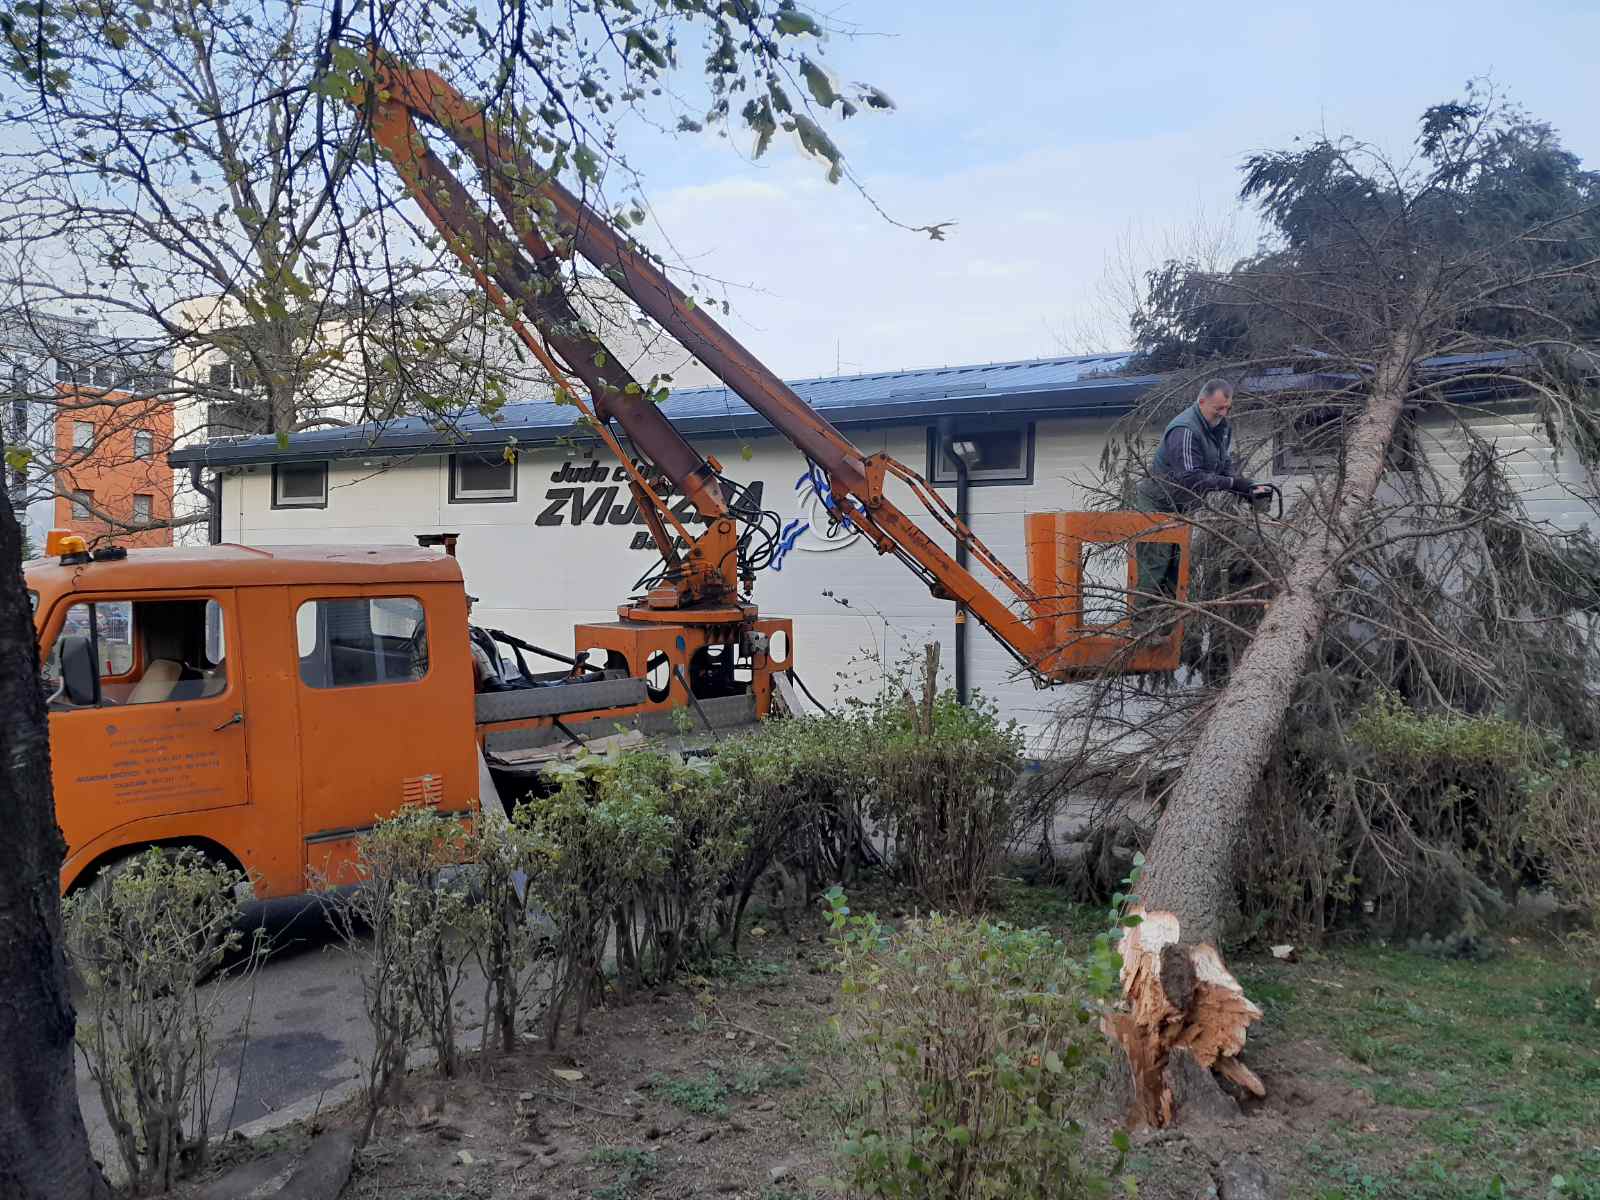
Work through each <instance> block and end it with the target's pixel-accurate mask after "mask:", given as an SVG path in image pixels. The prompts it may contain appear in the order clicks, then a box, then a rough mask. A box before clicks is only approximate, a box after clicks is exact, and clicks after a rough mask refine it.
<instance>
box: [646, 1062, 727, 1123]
mask: <svg viewBox="0 0 1600 1200" xmlns="http://www.w3.org/2000/svg"><path fill="white" fill-rule="evenodd" d="M650 1090H651V1091H653V1092H655V1093H657V1094H658V1095H660V1096H661V1097H662V1099H664V1100H666V1102H667V1103H668V1104H671V1105H672V1106H673V1107H674V1108H681V1109H683V1110H684V1111H685V1112H692V1113H698V1114H699V1115H700V1116H703V1117H725V1116H727V1115H728V1103H727V1101H728V1085H727V1084H725V1083H723V1082H722V1080H721V1078H720V1077H719V1076H718V1075H717V1073H716V1072H715V1071H707V1072H706V1073H705V1074H704V1075H703V1076H701V1077H700V1078H698V1079H668V1078H667V1077H666V1076H664V1075H657V1076H656V1077H655V1078H653V1079H652V1080H651V1081H650Z"/></svg>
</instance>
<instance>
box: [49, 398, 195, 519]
mask: <svg viewBox="0 0 1600 1200" xmlns="http://www.w3.org/2000/svg"><path fill="white" fill-rule="evenodd" d="M55 410H56V415H55V426H56V428H55V447H56V463H57V470H56V481H57V494H56V500H55V527H56V528H57V529H70V530H72V531H73V532H74V533H81V534H82V535H83V536H84V537H86V538H87V539H88V540H89V542H90V544H91V545H95V544H99V545H108V544H116V545H120V546H130V547H150V546H170V545H172V528H171V526H170V525H168V524H166V523H167V522H170V521H171V519H172V469H171V468H170V467H169V466H168V465H167V453H168V452H169V451H170V450H171V449H172V437H173V414H172V405H171V404H170V403H168V402H164V401H154V400H148V399H142V398H138V397H135V396H132V395H129V394H128V393H126V392H119V391H114V390H108V389H105V388H96V387H86V386H84V385H83V384H80V383H60V382H58V383H57V384H56V401H55ZM152 525H153V526H154V527H153V528H144V527H145V526H152Z"/></svg>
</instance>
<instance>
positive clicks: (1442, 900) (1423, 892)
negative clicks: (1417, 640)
mask: <svg viewBox="0 0 1600 1200" xmlns="http://www.w3.org/2000/svg"><path fill="white" fill-rule="evenodd" d="M1286 745H1287V750H1286V753H1285V754H1284V755H1283V756H1282V757H1281V758H1280V759H1279V760H1278V761H1277V762H1276V764H1275V765H1274V767H1273V769H1272V770H1271V771H1269V773H1268V776H1267V778H1266V780H1265V781H1264V783H1263V786H1262V789H1261V793H1260V797H1259V799H1260V803H1259V805H1258V807H1257V811H1256V817H1255V819H1254V820H1253V821H1252V823H1251V825H1250V829H1249V837H1250V841H1249V843H1248V845H1247V847H1246V849H1245V853H1244V854H1242V855H1241V857H1240V862H1241V866H1242V869H1241V878H1240V887H1239V896H1240V900H1241V903H1242V905H1243V907H1244V910H1245V915H1246V917H1247V918H1248V919H1249V921H1250V923H1251V924H1252V925H1253V926H1254V927H1255V928H1256V929H1259V930H1261V931H1263V932H1265V933H1267V934H1269V935H1270V936H1275V937H1291V938H1296V939H1302V938H1311V939H1316V938H1319V937H1321V936H1323V935H1324V934H1326V933H1327V932H1328V931H1330V930H1332V929H1335V928H1338V927H1340V926H1346V925H1352V924H1357V925H1362V926H1365V927H1366V928H1368V929H1370V930H1375V931H1378V932H1382V933H1384V934H1386V935H1388V936H1393V937H1412V936H1418V935H1422V934H1429V935H1432V936H1434V937H1436V938H1439V937H1448V936H1451V935H1455V934H1468V935H1471V934H1476V933H1481V932H1482V930H1483V927H1484V925H1485V923H1486V921H1487V919H1488V918H1490V917H1492V916H1494V915H1496V914H1497V913H1498V912H1499V911H1500V910H1502V909H1503V908H1504V907H1505V902H1506V899H1507V898H1508V897H1509V896H1510V895H1512V894H1513V893H1514V892H1515V890H1516V888H1517V887H1518V886H1519V884H1520V883H1521V882H1524V881H1525V880H1526V879H1527V878H1529V877H1530V872H1531V867H1532V864H1531V862H1530V857H1529V854H1528V831H1529V826H1528V817H1529V812H1530V801H1532V800H1533V799H1534V798H1535V797H1536V796H1537V795H1538V794H1539V793H1540V791H1541V790H1542V789H1543V787H1544V782H1545V781H1546V780H1547V779H1548V777H1549V776H1550V774H1551V772H1553V771H1558V770H1559V769H1560V764H1561V763H1562V761H1563V760H1564V757H1565V754H1564V750H1563V747H1562V745H1561V743H1560V742H1559V741H1558V740H1557V739H1555V738H1553V737H1551V736H1550V735H1547V734H1545V733H1544V732H1542V731H1540V730H1537V729H1533V728H1531V727H1529V726H1526V725H1521V724H1518V723H1516V722H1514V721H1511V720H1509V719H1506V718H1504V717H1501V716H1495V715H1479V716H1468V715H1462V714H1458V713H1450V712H1421V711H1416V710H1413V709H1411V708H1408V707H1406V705H1405V704H1404V703H1403V702H1402V701H1400V700H1399V699H1398V698H1397V697H1395V696H1393V695H1391V694H1387V693H1385V694H1380V695H1379V696H1378V697H1377V698H1376V699H1374V700H1372V701H1370V702H1368V703H1367V704H1366V705H1364V706H1363V707H1362V708H1361V709H1359V710H1358V711H1357V713H1356V714H1355V718H1354V719H1353V720H1352V721H1351V722H1350V723H1349V724H1348V725H1346V726H1343V727H1336V728H1323V729H1311V728H1308V727H1305V726H1303V725H1302V726H1296V727H1295V728H1294V729H1293V730H1292V731H1291V733H1290V735H1289V736H1288V738H1287V741H1286Z"/></svg>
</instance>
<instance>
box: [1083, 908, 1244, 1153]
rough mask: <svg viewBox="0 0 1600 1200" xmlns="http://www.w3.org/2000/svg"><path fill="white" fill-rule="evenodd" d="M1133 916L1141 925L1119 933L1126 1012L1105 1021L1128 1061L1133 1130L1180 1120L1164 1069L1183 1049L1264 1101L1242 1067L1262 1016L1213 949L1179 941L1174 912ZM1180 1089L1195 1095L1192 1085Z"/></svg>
mask: <svg viewBox="0 0 1600 1200" xmlns="http://www.w3.org/2000/svg"><path fill="white" fill-rule="evenodd" d="M1135 911H1136V912H1137V911H1138V910H1135ZM1138 915H1140V916H1142V917H1143V918H1144V920H1143V922H1142V923H1140V924H1139V925H1136V926H1134V927H1133V928H1131V929H1128V930H1126V931H1125V932H1124V933H1123V935H1122V945H1121V950H1122V996H1123V1000H1124V1001H1125V1002H1126V1004H1127V1010H1126V1011H1124V1012H1118V1013H1113V1014H1112V1015H1111V1016H1109V1017H1107V1018H1106V1021H1105V1031H1106V1033H1107V1034H1108V1035H1109V1036H1110V1037H1111V1038H1112V1040H1114V1041H1115V1042H1116V1043H1117V1044H1118V1045H1120V1046H1121V1047H1122V1048H1123V1050H1124V1051H1125V1052H1126V1053H1127V1056H1128V1067H1129V1070H1130V1072H1131V1074H1132V1085H1133V1105H1132V1109H1133V1111H1132V1114H1131V1116H1132V1119H1133V1121H1134V1122H1135V1124H1141V1125H1150V1126H1155V1127H1157V1128H1160V1127H1162V1126H1166V1125H1170V1124H1171V1123H1172V1121H1173V1119H1174V1117H1175V1116H1177V1115H1178V1114H1177V1109H1178V1107H1179V1105H1178V1104H1177V1102H1176V1101H1175V1098H1174V1095H1175V1093H1174V1087H1173V1082H1174V1080H1173V1075H1172V1072H1171V1071H1170V1070H1169V1066H1171V1065H1172V1061H1171V1060H1172V1056H1173V1052H1174V1051H1175V1050H1178V1049H1180V1048H1181V1049H1183V1050H1185V1051H1187V1052H1188V1056H1189V1057H1192V1059H1193V1062H1194V1064H1195V1065H1197V1066H1198V1067H1199V1068H1201V1069H1202V1071H1214V1072H1216V1074H1218V1075H1221V1076H1222V1077H1223V1078H1225V1079H1228V1080H1230V1081H1231V1082H1233V1083H1234V1084H1236V1085H1238V1086H1239V1087H1240V1088H1242V1089H1244V1090H1245V1091H1247V1092H1249V1093H1251V1094H1252V1095H1254V1096H1265V1095H1266V1094H1267V1089H1266V1087H1265V1085H1264V1084H1262V1082H1261V1080H1260V1079H1259V1078H1258V1077H1257V1076H1256V1074H1255V1072H1254V1071H1252V1070H1251V1069H1250V1068H1249V1067H1247V1066H1245V1065H1244V1063H1242V1062H1240V1061H1239V1053H1240V1051H1242V1050H1243V1049H1244V1042H1245V1031H1246V1030H1247V1029H1248V1028H1249V1027H1250V1025H1251V1023H1252V1022H1255V1021H1259V1020H1260V1019H1261V1010H1260V1009H1259V1008H1257V1007H1256V1006H1255V1005H1254V1004H1252V1003H1251V1002H1250V1000H1249V999H1248V998H1247V997H1246V996H1245V994H1244V989H1243V988H1242V987H1240V986H1239V981H1238V980H1237V979H1235V978H1234V977H1233V975H1232V974H1231V973H1230V972H1229V971H1228V968H1227V967H1225V966H1223V964H1222V956H1221V955H1220V954H1218V953H1217V949H1216V947H1215V946H1212V945H1211V944H1210V943H1208V942H1200V943H1198V944H1194V945H1190V944H1189V943H1186V942H1183V941H1181V940H1179V929H1178V918H1177V917H1176V916H1174V915H1173V914H1172V913H1169V912H1152V913H1143V912H1140V913H1138ZM1179 1065H1182V1066H1184V1067H1185V1068H1187V1066H1188V1064H1187V1063H1186V1062H1185V1063H1182V1064H1179ZM1178 1090H1179V1091H1180V1092H1183V1093H1185V1094H1190V1093H1192V1091H1193V1082H1192V1080H1190V1081H1189V1082H1188V1084H1187V1085H1185V1084H1180V1086H1179V1089H1178Z"/></svg>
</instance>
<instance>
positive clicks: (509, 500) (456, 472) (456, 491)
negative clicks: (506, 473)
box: [449, 450, 520, 504]
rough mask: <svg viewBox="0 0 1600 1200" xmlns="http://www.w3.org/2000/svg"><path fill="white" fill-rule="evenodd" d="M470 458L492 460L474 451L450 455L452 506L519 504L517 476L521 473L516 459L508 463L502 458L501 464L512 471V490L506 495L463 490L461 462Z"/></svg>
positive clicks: (488, 456) (489, 456) (486, 455)
mask: <svg viewBox="0 0 1600 1200" xmlns="http://www.w3.org/2000/svg"><path fill="white" fill-rule="evenodd" d="M468 458H475V459H478V460H480V461H482V460H485V459H489V458H491V455H489V454H477V453H474V452H473V451H470V450H467V451H462V452H461V453H458V454H452V455H450V461H449V471H450V500H449V502H450V503H451V504H515V503H516V502H517V476H518V475H519V474H520V472H519V471H518V470H517V461H516V460H515V459H512V460H510V461H506V460H505V459H504V458H503V457H502V458H501V462H504V463H505V465H506V466H507V467H509V468H510V471H511V486H510V489H509V490H508V491H506V492H504V493H500V492H495V493H489V492H483V491H478V490H472V491H468V490H466V489H463V488H462V486H461V473H460V464H461V461H462V460H463V459H468Z"/></svg>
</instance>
